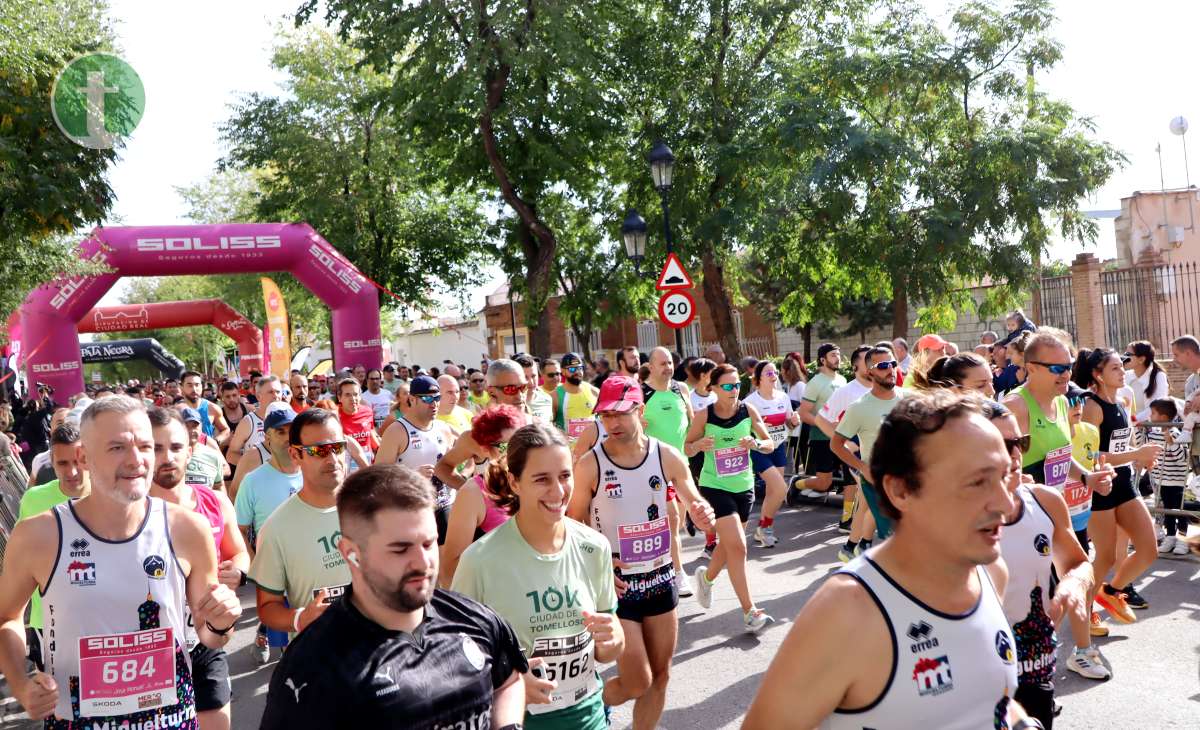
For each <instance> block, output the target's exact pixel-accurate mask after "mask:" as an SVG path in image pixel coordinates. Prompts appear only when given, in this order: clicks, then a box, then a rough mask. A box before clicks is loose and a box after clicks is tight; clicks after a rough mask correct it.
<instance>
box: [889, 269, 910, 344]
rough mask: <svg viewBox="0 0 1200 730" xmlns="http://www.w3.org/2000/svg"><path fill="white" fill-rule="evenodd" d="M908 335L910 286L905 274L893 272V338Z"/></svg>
mask: <svg viewBox="0 0 1200 730" xmlns="http://www.w3.org/2000/svg"><path fill="white" fill-rule="evenodd" d="M897 337H904V338H907V337H908V287H907V286H906V282H905V280H904V276H903V275H899V274H892V339H896V338H897Z"/></svg>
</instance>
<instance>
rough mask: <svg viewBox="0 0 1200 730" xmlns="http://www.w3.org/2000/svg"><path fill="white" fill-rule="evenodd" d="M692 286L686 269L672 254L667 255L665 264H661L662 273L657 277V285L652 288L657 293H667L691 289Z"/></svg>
mask: <svg viewBox="0 0 1200 730" xmlns="http://www.w3.org/2000/svg"><path fill="white" fill-rule="evenodd" d="M693 286H694V284H693V283H692V277H690V276H688V272H687V269H684V268H683V264H682V263H680V261H679V257H678V256H676V255H675V254H673V253H669V254H667V262H666V263H665V264H663V270H662V273H661V274H659V275H658V283H657V284H655V285H654V288H655V289H657V290H659V291H668V290H670V289H691V288H692V287H693Z"/></svg>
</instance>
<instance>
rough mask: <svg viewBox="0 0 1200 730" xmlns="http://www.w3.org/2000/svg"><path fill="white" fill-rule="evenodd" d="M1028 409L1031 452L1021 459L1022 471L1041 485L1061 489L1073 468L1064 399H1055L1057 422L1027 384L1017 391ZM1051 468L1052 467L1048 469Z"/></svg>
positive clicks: (1059, 397) (1063, 397) (1069, 424)
mask: <svg viewBox="0 0 1200 730" xmlns="http://www.w3.org/2000/svg"><path fill="white" fill-rule="evenodd" d="M1017 392H1018V393H1020V394H1021V399H1022V400H1024V401H1025V407H1026V408H1028V409H1029V437H1030V438H1029V450H1028V451H1026V452H1025V454H1024V455H1022V457H1021V468H1022V470H1023V471H1024V472H1025V473H1026V474H1029V475H1030V476H1032V477H1033V478H1034V479H1035V480H1036V481H1037V482H1038V483H1039V484H1045V485H1046V486H1048V487H1055V488H1061V487H1062V485H1063V484H1064V483H1065V482H1066V479H1067V472H1068V471H1069V470H1070V468H1071V421H1070V416H1069V415H1068V414H1067V410H1068V409H1067V399H1066V397H1065V396H1061V395H1059V396H1055V397H1054V420H1053V421H1051V420H1050V419H1049V418H1047V417H1046V414H1045V412H1044V411H1042V407H1041V406H1040V405H1038V402H1037V400H1036V399H1035V398H1034V397H1033V396H1032V395H1031V394H1030V393H1029V391H1028V390H1027V389H1026V387H1025V386H1024V385H1022V386H1021V387H1020V388H1018V389H1017ZM1047 466H1049V468H1047Z"/></svg>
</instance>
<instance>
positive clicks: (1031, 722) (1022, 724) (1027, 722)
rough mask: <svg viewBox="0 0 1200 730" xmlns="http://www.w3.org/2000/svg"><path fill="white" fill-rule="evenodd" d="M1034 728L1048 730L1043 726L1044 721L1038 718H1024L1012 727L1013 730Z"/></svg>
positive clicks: (1030, 729)
mask: <svg viewBox="0 0 1200 730" xmlns="http://www.w3.org/2000/svg"><path fill="white" fill-rule="evenodd" d="M1033 728H1037V730H1046V726H1045V725H1043V724H1042V721H1041V720H1039V719H1037V718H1036V717H1026V718H1022V719H1020V720H1017V724H1015V725H1013V726H1012V730H1032V729H1033Z"/></svg>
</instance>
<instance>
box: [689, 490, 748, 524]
mask: <svg viewBox="0 0 1200 730" xmlns="http://www.w3.org/2000/svg"><path fill="white" fill-rule="evenodd" d="M700 496H701V497H704V499H706V500H707V501H708V503H709V504H711V505H712V508H713V512H715V513H716V519H718V520H719V519H721V518H722V517H726V516H728V515H732V514H736V515H737V516H738V518H739V519H741V521H742V522H748V521H749V520H750V508H751V507H753V506H754V490H753V489H747V490H746V491H744V492H727V491H725V490H724V489H713V488H712V487H700Z"/></svg>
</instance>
